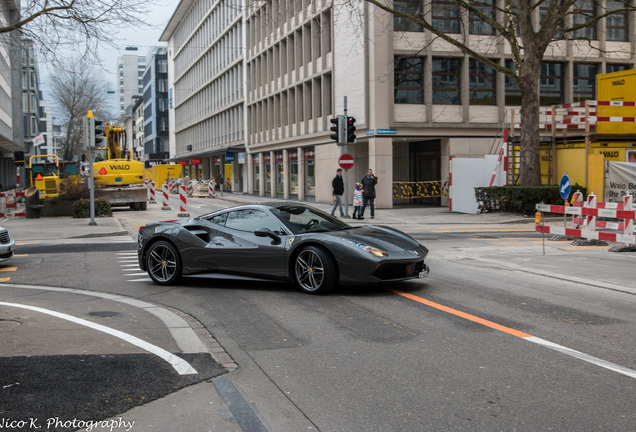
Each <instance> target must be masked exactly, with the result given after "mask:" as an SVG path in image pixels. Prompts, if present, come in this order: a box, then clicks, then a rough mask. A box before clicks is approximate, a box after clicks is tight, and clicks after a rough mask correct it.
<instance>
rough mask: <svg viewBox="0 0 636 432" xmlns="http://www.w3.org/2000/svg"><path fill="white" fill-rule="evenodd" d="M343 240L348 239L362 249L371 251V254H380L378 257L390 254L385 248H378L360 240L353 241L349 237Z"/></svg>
mask: <svg viewBox="0 0 636 432" xmlns="http://www.w3.org/2000/svg"><path fill="white" fill-rule="evenodd" d="M343 240H344V241H347V242H349V243H351V244H352V245H354V246H357V247H359V248H360V249H362V250H365V251H367V252H369V253H370V254H373V255H375V256H378V257H385V256H389V254H388V253H386V252H384V251H383V250H381V249H378V248H376V247H373V246H369V245H366V244H364V243H360V242H357V241H353V240H349V239H343Z"/></svg>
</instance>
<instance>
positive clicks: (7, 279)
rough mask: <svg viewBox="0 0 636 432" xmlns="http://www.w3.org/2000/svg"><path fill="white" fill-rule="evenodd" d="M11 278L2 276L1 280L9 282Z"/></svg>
mask: <svg viewBox="0 0 636 432" xmlns="http://www.w3.org/2000/svg"><path fill="white" fill-rule="evenodd" d="M10 280H11V278H0V282H9V281H10Z"/></svg>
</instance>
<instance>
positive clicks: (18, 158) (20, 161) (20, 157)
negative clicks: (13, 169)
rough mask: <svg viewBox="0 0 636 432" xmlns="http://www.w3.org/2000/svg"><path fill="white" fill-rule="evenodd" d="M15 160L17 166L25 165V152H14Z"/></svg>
mask: <svg viewBox="0 0 636 432" xmlns="http://www.w3.org/2000/svg"><path fill="white" fill-rule="evenodd" d="M13 160H15V166H24V152H23V151H17V152H13Z"/></svg>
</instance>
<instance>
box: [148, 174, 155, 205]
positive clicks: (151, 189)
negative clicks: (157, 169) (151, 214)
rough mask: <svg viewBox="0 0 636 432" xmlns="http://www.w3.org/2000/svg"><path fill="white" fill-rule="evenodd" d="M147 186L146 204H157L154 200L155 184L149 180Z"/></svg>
mask: <svg viewBox="0 0 636 432" xmlns="http://www.w3.org/2000/svg"><path fill="white" fill-rule="evenodd" d="M147 186H148V202H149V203H150V204H157V200H156V199H155V192H156V189H155V182H154V181H152V180H150V181H149V182H148V185H147Z"/></svg>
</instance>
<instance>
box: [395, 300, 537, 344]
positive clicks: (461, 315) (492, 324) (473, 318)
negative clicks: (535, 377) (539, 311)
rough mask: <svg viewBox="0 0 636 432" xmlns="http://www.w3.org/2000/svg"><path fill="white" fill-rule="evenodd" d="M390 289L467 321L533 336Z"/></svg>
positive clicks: (519, 334)
mask: <svg viewBox="0 0 636 432" xmlns="http://www.w3.org/2000/svg"><path fill="white" fill-rule="evenodd" d="M391 291H392V292H393V293H395V294H397V295H400V296H402V297H406V298H408V299H410V300H414V301H416V302H418V303H422V304H424V305H427V306H430V307H432V308H435V309H438V310H441V311H444V312H447V313H450V314H453V315H456V316H458V317H460V318H464V319H467V320H469V321H473V322H476V323H478V324H481V325H484V326H486V327H490V328H492V329H495V330H499V331H502V332H504V333H508V334H510V335H512V336H517V337H520V338H527V337H533V336H532V335H530V334H528V333H524V332H522V331H519V330H515V329H513V328H510V327H506V326H502V325H501V324H497V323H494V322H492V321H488V320H485V319H483V318H479V317H476V316H475V315H471V314H467V313H466V312H462V311H458V310H457V309H453V308H449V307H448V306H444V305H441V304H439V303H435V302H432V301H430V300H426V299H425V298H422V297H418V296H416V295H413V294H409V293H405V292H403V291H398V290H391Z"/></svg>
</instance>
